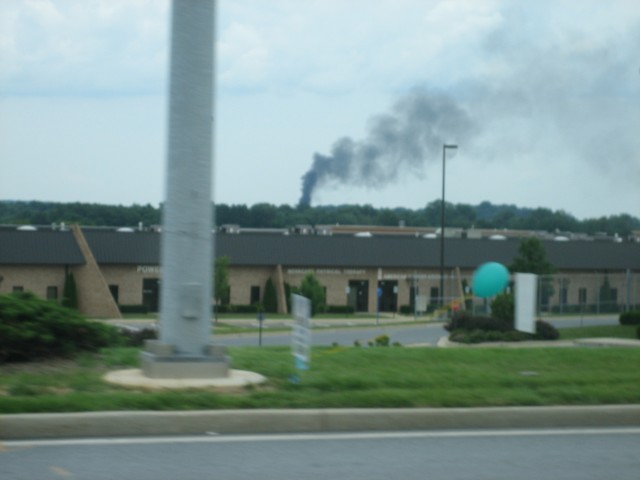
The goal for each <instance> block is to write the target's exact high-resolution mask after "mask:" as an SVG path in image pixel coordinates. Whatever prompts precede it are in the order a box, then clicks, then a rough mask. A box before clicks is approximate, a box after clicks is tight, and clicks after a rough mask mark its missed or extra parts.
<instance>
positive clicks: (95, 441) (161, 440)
mask: <svg viewBox="0 0 640 480" xmlns="http://www.w3.org/2000/svg"><path fill="white" fill-rule="evenodd" d="M569 435H570V436H584V435H640V428H637V427H633V428H557V429H514V430H509V429H506V430H446V431H444V430H443V431H434V432H432V431H424V432H422V431H420V432H372V433H317V434H316V433H309V434H267V435H228V436H227V435H217V434H215V432H207V435H205V436H185V437H171V436H170V437H132V438H76V439H60V440H13V441H5V442H3V446H4V447H6V448H15V447H66V446H96V445H144V444H147V445H154V444H171V443H239V442H289V441H326V440H331V441H335V440H377V439H393V438H465V437H468V438H472V437H535V436H569Z"/></svg>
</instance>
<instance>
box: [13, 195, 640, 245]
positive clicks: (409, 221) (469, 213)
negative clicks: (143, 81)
mask: <svg viewBox="0 0 640 480" xmlns="http://www.w3.org/2000/svg"><path fill="white" fill-rule="evenodd" d="M440 211H441V201H440V200H435V201H433V202H430V203H428V204H427V205H426V206H425V207H424V208H419V209H408V208H400V207H399V208H375V207H373V206H371V205H320V206H313V207H304V206H290V205H273V204H270V203H257V204H254V205H251V206H248V205H244V204H239V205H230V204H224V203H220V204H217V205H216V206H215V219H214V221H215V224H217V225H225V224H235V225H240V226H242V227H249V228H288V227H293V226H295V225H313V226H315V225H335V224H340V225H376V226H397V225H399V224H401V223H402V224H404V225H406V226H408V227H437V226H439V225H440ZM445 216H446V224H447V226H449V227H461V228H472V227H475V228H496V229H503V228H506V229H514V230H541V231H547V232H556V231H559V232H575V233H586V234H591V235H593V234H596V233H599V232H602V233H606V234H609V235H614V234H618V235H620V236H622V237H626V236H628V235H630V234H631V232H632V231H633V230H640V219H639V218H637V217H634V216H632V215H629V214H626V213H623V214H619V215H610V216H602V217H597V218H596V217H594V218H588V219H585V220H579V219H577V218H576V217H574V216H573V215H571V214H569V213H567V212H565V211H563V210H551V209H548V208H522V207H517V206H515V205H494V204H492V203H490V202H482V203H480V204H478V205H469V204H462V203H460V204H453V203H448V202H446V203H445ZM61 222H65V223H67V224H70V223H78V224H81V225H87V226H113V227H122V226H130V227H135V226H137V225H138V224H139V223H142V224H143V225H146V226H149V225H159V224H160V223H161V222H162V205H160V206H158V207H156V206H153V205H151V204H146V205H137V204H134V205H130V206H124V205H104V204H96V203H81V202H73V203H56V202H39V201H0V224H17V225H24V224H29V225H50V224H53V223H56V224H59V223H61Z"/></svg>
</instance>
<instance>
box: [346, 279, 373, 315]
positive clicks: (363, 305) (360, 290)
mask: <svg viewBox="0 0 640 480" xmlns="http://www.w3.org/2000/svg"><path fill="white" fill-rule="evenodd" d="M347 304H348V305H349V306H351V307H353V310H354V311H356V312H366V311H368V310H369V281H368V280H349V293H347Z"/></svg>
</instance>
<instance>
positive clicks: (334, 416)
mask: <svg viewBox="0 0 640 480" xmlns="http://www.w3.org/2000/svg"><path fill="white" fill-rule="evenodd" d="M632 426H634V427H637V426H640V405H606V406H555V407H490V408H416V409H408V408H407V409H301V410H291V409H287V410H285V409H280V410H204V411H185V412H175V411H171V412H148V411H141V412H135V411H124V412H91V413H53V414H17V415H1V416H0V439H1V440H16V439H35V438H79V437H106V436H122V437H124V436H135V435H142V436H144V435H203V434H207V433H217V434H248V433H301V432H347V431H352V432H353V431H401V430H445V429H484V428H489V429H504V428H552V427H555V428H557V427H574V428H575V427H578V428H580V427H632Z"/></svg>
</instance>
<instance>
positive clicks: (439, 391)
mask: <svg viewBox="0 0 640 480" xmlns="http://www.w3.org/2000/svg"><path fill="white" fill-rule="evenodd" d="M137 354H138V351H137V350H136V349H131V348H119V349H105V350H104V351H103V352H102V353H101V354H100V355H83V356H81V357H80V358H79V359H77V360H76V361H55V362H46V363H43V364H18V365H12V364H4V365H2V368H1V370H0V413H26V412H63V411H66V412H69V411H97V410H187V409H223V408H338V407H345V408H348V407H388V408H391V407H475V406H502V405H567V404H622V403H640V369H639V368H638V365H640V349H622V348H621V349H616V348H602V349H597V348H548V349H546V348H541V349H499V348H496V349H436V348H423V349H408V348H401V347H387V348H384V347H378V348H355V347H334V348H330V347H324V348H314V349H313V355H312V362H311V369H310V370H309V371H306V372H302V374H301V375H300V383H293V382H292V381H291V376H292V375H294V374H295V373H296V371H295V370H294V368H293V361H292V357H291V354H290V349H289V348H287V347H269V348H258V347H238V348H230V349H229V354H230V356H231V358H232V367H233V368H236V369H242V370H251V371H255V372H259V373H261V374H263V375H265V376H266V377H267V378H268V379H269V382H268V384H266V385H264V386H259V387H251V388H246V389H244V390H243V391H239V392H234V393H224V394H223V393H216V392H212V391H196V390H191V391H182V392H145V391H142V390H127V389H123V388H120V387H115V386H111V385H108V384H106V383H104V382H103V381H102V375H103V374H104V373H105V372H106V371H108V370H115V369H122V368H133V367H137Z"/></svg>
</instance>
